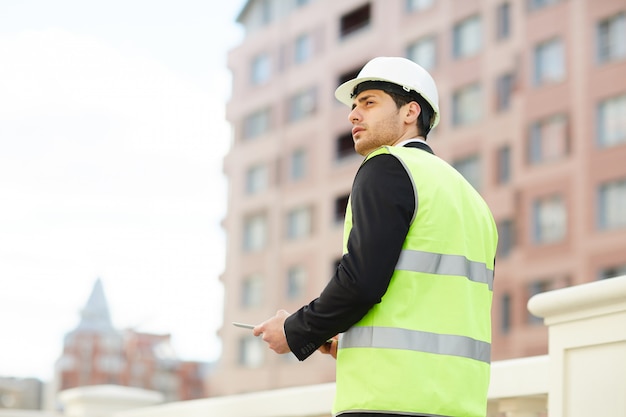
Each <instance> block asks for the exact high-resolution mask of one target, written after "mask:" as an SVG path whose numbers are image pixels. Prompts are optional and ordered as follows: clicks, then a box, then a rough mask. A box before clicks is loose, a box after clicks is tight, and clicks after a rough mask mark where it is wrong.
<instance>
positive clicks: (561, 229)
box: [532, 194, 567, 244]
mask: <svg viewBox="0 0 626 417" xmlns="http://www.w3.org/2000/svg"><path fill="white" fill-rule="evenodd" d="M532 213H533V219H532V223H533V227H532V232H533V236H532V241H533V242H534V243H537V244H547V243H556V242H560V241H562V240H563V239H564V238H565V233H566V231H567V212H566V209H565V203H564V202H563V199H562V198H561V196H560V195H558V194H557V195H552V196H549V197H544V198H541V199H538V200H535V202H534V203H533V210H532Z"/></svg>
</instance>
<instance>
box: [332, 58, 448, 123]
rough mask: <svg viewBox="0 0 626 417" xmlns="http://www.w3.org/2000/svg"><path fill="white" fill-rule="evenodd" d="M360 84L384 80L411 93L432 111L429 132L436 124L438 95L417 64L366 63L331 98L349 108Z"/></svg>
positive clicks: (396, 60)
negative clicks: (422, 100)
mask: <svg viewBox="0 0 626 417" xmlns="http://www.w3.org/2000/svg"><path fill="white" fill-rule="evenodd" d="M364 81H386V82H389V83H393V84H397V85H399V86H400V87H402V88H403V89H404V90H405V91H407V92H409V91H415V92H416V93H418V94H419V95H421V96H422V97H423V98H424V100H426V101H427V102H428V104H430V105H431V106H432V108H433V111H434V115H433V118H432V120H431V123H430V127H431V129H432V128H434V127H435V126H437V123H439V93H437V86H436V85H435V80H433V77H431V75H430V74H429V73H428V71H426V70H425V69H424V68H422V67H421V66H420V65H418V64H416V63H415V62H413V61H411V60H410V59H406V58H402V57H386V56H383V57H378V58H374V59H372V60H371V61H369V62H368V63H367V64H365V66H364V67H363V69H361V71H360V72H359V75H357V77H356V78H354V79H352V80H350V81H346V82H345V83H343V84H341V85H340V86H339V87H337V89H336V90H335V97H336V98H337V100H339V101H341V102H342V103H344V104H346V105H348V106H352V103H353V98H354V97H352V92H353V91H354V88H355V87H356V86H357V85H359V84H361V83H362V82H364Z"/></svg>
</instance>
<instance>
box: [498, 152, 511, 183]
mask: <svg viewBox="0 0 626 417" xmlns="http://www.w3.org/2000/svg"><path fill="white" fill-rule="evenodd" d="M496 170H497V171H496V175H497V178H496V181H497V183H498V184H500V185H504V184H508V183H509V182H510V181H511V147H510V146H509V145H504V146H502V147H501V148H500V149H498V151H497V161H496Z"/></svg>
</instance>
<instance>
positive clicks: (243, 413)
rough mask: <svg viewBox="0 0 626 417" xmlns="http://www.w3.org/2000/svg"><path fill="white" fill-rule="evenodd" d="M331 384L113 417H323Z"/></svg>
mask: <svg viewBox="0 0 626 417" xmlns="http://www.w3.org/2000/svg"><path fill="white" fill-rule="evenodd" d="M334 395H335V384H334V383H329V384H319V385H310V386H303V387H294V388H285V389H277V390H271V391H261V392H254V393H249V394H239V395H228V396H224V397H215V398H208V399H206V400H193V401H183V402H177V403H168V404H163V405H160V406H158V407H148V408H142V409H135V410H127V411H122V412H118V413H115V415H114V417H178V416H185V417H213V416H215V417H322V416H324V417H326V416H329V415H330V410H331V408H332V403H333V398H334Z"/></svg>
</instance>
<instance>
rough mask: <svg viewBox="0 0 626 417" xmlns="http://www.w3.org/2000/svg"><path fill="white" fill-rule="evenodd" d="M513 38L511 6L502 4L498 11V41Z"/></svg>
mask: <svg viewBox="0 0 626 417" xmlns="http://www.w3.org/2000/svg"><path fill="white" fill-rule="evenodd" d="M510 36H511V4H510V3H508V2H507V3H502V4H499V5H498V8H497V9H496V39H497V40H500V41H501V40H503V39H507V38H509V37H510Z"/></svg>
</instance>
